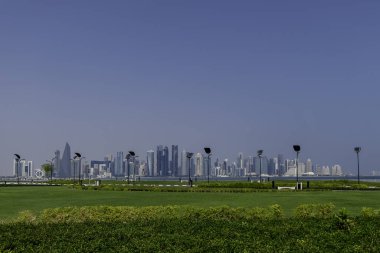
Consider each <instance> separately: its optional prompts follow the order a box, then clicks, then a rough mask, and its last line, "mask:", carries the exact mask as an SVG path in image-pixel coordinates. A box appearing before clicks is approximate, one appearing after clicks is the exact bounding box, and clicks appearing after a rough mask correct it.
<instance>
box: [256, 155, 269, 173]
mask: <svg viewBox="0 0 380 253" xmlns="http://www.w3.org/2000/svg"><path fill="white" fill-rule="evenodd" d="M254 164H255V171H256V174H257V175H259V174H260V157H258V156H256V157H254ZM267 171H268V158H267V157H266V156H262V157H261V174H265V173H266V172H267Z"/></svg>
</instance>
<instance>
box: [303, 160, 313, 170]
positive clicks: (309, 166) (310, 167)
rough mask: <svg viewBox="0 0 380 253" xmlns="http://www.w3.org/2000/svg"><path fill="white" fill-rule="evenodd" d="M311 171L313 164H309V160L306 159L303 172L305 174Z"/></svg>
mask: <svg viewBox="0 0 380 253" xmlns="http://www.w3.org/2000/svg"><path fill="white" fill-rule="evenodd" d="M312 171H313V163H312V162H311V159H310V158H309V159H307V160H306V169H305V172H306V173H310V172H312Z"/></svg>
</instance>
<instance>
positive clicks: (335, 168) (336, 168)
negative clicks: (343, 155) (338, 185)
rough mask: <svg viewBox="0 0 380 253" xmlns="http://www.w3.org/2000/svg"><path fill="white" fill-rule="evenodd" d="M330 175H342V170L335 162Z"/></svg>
mask: <svg viewBox="0 0 380 253" xmlns="http://www.w3.org/2000/svg"><path fill="white" fill-rule="evenodd" d="M331 176H343V170H342V167H341V166H340V165H339V164H335V165H334V166H333V167H332V168H331Z"/></svg>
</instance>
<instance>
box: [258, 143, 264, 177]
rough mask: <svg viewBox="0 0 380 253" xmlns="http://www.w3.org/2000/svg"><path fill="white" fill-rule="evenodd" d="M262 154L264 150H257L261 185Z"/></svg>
mask: <svg viewBox="0 0 380 253" xmlns="http://www.w3.org/2000/svg"><path fill="white" fill-rule="evenodd" d="M263 152H264V150H262V149H259V150H257V156H258V157H259V159H260V177H259V178H260V183H261V156H262V155H263Z"/></svg>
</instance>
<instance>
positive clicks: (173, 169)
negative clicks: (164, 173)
mask: <svg viewBox="0 0 380 253" xmlns="http://www.w3.org/2000/svg"><path fill="white" fill-rule="evenodd" d="M178 174H179V172H178V145H172V162H171V175H172V176H178Z"/></svg>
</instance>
